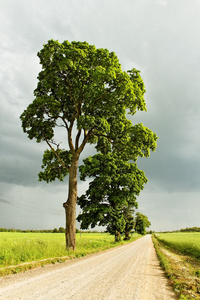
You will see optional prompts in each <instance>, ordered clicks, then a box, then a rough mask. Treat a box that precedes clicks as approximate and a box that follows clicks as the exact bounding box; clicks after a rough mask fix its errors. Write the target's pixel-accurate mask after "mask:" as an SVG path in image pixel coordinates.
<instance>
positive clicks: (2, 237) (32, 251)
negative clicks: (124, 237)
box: [0, 232, 140, 268]
mask: <svg viewBox="0 0 200 300" xmlns="http://www.w3.org/2000/svg"><path fill="white" fill-rule="evenodd" d="M138 237H140V236H139V235H138V234H134V235H133V237H132V238H131V241H133V240H135V239H137V238H138ZM124 243H125V242H124V241H122V242H120V243H115V242H114V237H113V236H111V235H110V234H107V233H81V234H80V233H77V235H76V250H75V251H72V250H70V251H67V250H66V249H65V234H63V233H21V232H0V268H2V267H6V266H11V265H17V264H21V263H25V262H32V261H38V260H44V259H49V258H55V257H66V256H69V258H75V257H80V256H85V255H87V254H91V253H94V252H98V251H101V250H105V249H108V248H112V247H115V246H118V245H120V244H124Z"/></svg>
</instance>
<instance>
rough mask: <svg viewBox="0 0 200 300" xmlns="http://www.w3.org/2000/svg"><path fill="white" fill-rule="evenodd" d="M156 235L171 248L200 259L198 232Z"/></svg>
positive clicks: (199, 236) (199, 235) (199, 233)
mask: <svg viewBox="0 0 200 300" xmlns="http://www.w3.org/2000/svg"><path fill="white" fill-rule="evenodd" d="M156 237H157V239H158V240H159V241H161V242H162V243H163V244H164V245H166V246H168V247H170V248H171V249H173V250H175V251H178V252H179V253H181V254H184V255H189V256H191V257H194V258H197V259H200V232H193V233H191V232H188V233H186V232H179V233H159V234H156Z"/></svg>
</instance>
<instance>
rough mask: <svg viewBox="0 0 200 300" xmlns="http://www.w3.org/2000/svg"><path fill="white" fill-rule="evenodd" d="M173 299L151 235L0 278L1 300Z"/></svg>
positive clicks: (172, 293) (173, 296) (173, 295)
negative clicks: (68, 260)
mask: <svg viewBox="0 0 200 300" xmlns="http://www.w3.org/2000/svg"><path fill="white" fill-rule="evenodd" d="M8 299H12V300H13V299H14V300H18V299H21V300H25V299H26V300H27V299H33V300H36V299H37V300H47V299H48V300H51V299H52V300H57V299H58V300H62V299H63V300H64V299H65V300H67V299H70V300H91V299H94V300H108V299H109V300H111V299H112V300H116V299H123V300H124V299H128V300H130V299H131V300H148V299H149V300H150V299H151V300H156V299H158V300H170V299H176V297H175V294H174V292H173V290H172V289H171V287H170V286H169V284H168V281H167V279H166V277H165V276H164V273H163V271H162V270H161V268H160V266H159V262H158V259H157V256H156V253H155V249H154V246H153V243H152V240H151V236H150V235H146V236H144V237H142V238H141V239H139V240H137V241H135V242H133V243H130V244H127V245H125V246H121V247H118V248H115V249H112V250H109V251H105V252H101V253H98V254H95V255H92V256H88V257H85V258H81V259H77V260H73V261H70V262H66V263H62V264H57V265H50V266H48V267H45V268H40V269H35V270H32V271H28V272H25V273H22V274H17V275H12V276H7V277H4V278H0V300H8Z"/></svg>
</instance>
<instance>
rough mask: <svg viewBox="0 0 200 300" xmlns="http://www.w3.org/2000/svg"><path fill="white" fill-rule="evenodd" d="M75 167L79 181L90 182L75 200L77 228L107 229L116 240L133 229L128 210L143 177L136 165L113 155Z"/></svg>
mask: <svg viewBox="0 0 200 300" xmlns="http://www.w3.org/2000/svg"><path fill="white" fill-rule="evenodd" d="M83 162H84V164H83V165H82V166H80V167H79V170H80V178H81V179H82V180H85V179H86V177H90V178H92V179H93V180H92V181H91V182H90V184H89V188H88V190H87V191H86V193H85V194H83V195H82V196H81V197H78V204H79V205H80V207H81V209H82V213H81V214H80V215H79V216H78V218H77V219H78V221H81V228H82V229H88V227H89V226H91V227H92V228H94V227H95V226H96V225H99V226H107V231H108V232H109V233H111V234H114V235H115V240H116V241H118V240H119V239H120V234H121V233H123V232H124V231H126V232H127V234H126V237H127V238H128V236H129V232H130V230H131V229H132V228H133V226H134V223H133V218H132V217H131V208H133V207H137V205H138V203H137V201H136V196H138V195H139V194H140V191H141V190H142V189H143V188H144V184H145V183H147V178H146V176H145V174H144V172H143V171H141V170H139V169H138V167H137V164H136V163H131V162H128V161H125V160H123V159H122V158H121V157H120V156H116V155H115V154H113V153H110V152H109V153H107V154H96V155H94V156H93V157H91V156H90V157H88V158H86V159H85V160H84V161H83Z"/></svg>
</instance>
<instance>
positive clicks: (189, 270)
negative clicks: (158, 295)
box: [152, 235, 200, 300]
mask: <svg viewBox="0 0 200 300" xmlns="http://www.w3.org/2000/svg"><path fill="white" fill-rule="evenodd" d="M152 239H153V243H154V246H155V249H156V252H157V255H158V258H159V260H160V264H161V266H162V267H163V268H164V270H165V273H166V276H167V277H168V278H169V280H170V281H171V284H172V285H173V287H174V290H175V292H176V293H177V296H178V298H179V299H182V300H186V299H200V261H199V259H196V258H193V257H191V256H186V255H183V254H181V253H178V252H177V251H175V250H174V249H171V248H170V247H169V245H166V244H164V243H163V242H162V241H160V240H159V239H158V238H157V237H156V236H155V235H153V237H152Z"/></svg>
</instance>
